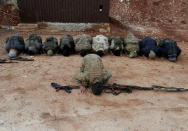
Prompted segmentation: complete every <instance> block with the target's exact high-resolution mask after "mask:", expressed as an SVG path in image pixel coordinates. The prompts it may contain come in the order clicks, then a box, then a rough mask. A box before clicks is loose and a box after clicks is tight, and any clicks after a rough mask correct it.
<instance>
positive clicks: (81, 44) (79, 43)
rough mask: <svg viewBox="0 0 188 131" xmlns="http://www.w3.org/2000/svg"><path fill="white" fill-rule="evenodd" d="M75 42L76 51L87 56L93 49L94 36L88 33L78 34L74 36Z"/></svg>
mask: <svg viewBox="0 0 188 131" xmlns="http://www.w3.org/2000/svg"><path fill="white" fill-rule="evenodd" d="M74 43H75V50H76V52H79V53H80V55H81V56H85V55H86V54H88V53H89V52H90V51H91V49H92V47H91V43H92V38H91V36H89V35H86V34H83V35H77V36H76V37H75V38H74Z"/></svg>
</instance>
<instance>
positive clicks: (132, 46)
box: [125, 33, 140, 58]
mask: <svg viewBox="0 0 188 131" xmlns="http://www.w3.org/2000/svg"><path fill="white" fill-rule="evenodd" d="M125 43H126V46H125V51H126V52H127V53H128V54H129V57H130V58H133V57H136V56H137V55H138V52H139V51H140V48H139V39H138V38H136V36H135V35H134V34H132V33H129V34H128V35H127V36H126V38H125Z"/></svg>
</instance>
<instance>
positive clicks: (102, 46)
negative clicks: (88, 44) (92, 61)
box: [92, 35, 109, 54]
mask: <svg viewBox="0 0 188 131" xmlns="http://www.w3.org/2000/svg"><path fill="white" fill-rule="evenodd" d="M92 49H93V51H94V52H98V51H103V53H104V54H106V53H108V49H109V43H108V38H107V37H105V36H104V35H97V36H96V37H93V44H92Z"/></svg>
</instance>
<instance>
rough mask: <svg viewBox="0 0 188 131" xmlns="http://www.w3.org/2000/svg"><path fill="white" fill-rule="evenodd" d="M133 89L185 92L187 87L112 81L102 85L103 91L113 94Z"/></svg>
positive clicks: (129, 91)
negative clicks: (149, 85) (139, 84)
mask: <svg viewBox="0 0 188 131" xmlns="http://www.w3.org/2000/svg"><path fill="white" fill-rule="evenodd" d="M133 90H143V91H151V90H153V91H166V92H186V91H188V89H185V88H176V87H163V86H157V85H153V86H152V87H141V86H134V85H119V84H116V83H114V84H113V85H109V86H104V92H105V93H112V94H113V95H119V94H120V93H123V92H124V93H132V92H133Z"/></svg>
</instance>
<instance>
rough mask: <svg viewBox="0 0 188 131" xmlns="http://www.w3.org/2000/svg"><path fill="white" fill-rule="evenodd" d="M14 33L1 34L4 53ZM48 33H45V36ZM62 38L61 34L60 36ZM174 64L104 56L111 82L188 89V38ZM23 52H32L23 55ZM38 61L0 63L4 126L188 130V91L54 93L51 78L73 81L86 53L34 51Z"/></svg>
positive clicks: (57, 130)
mask: <svg viewBox="0 0 188 131" xmlns="http://www.w3.org/2000/svg"><path fill="white" fill-rule="evenodd" d="M8 35H10V33H6V32H5V33H3V34H2V33H1V36H0V38H1V41H0V42H1V44H0V45H1V46H0V47H1V48H0V56H1V57H6V56H7V54H6V52H5V51H4V49H3V48H2V47H3V46H4V41H5V38H6V37H7V36H8ZM43 37H46V36H43ZM57 37H60V36H57ZM179 45H180V47H181V49H182V50H183V53H182V54H181V56H180V57H179V59H178V61H177V62H176V63H171V62H169V61H167V60H166V59H156V60H148V59H146V58H144V57H138V58H135V59H129V58H128V57H127V56H121V57H116V56H112V55H107V56H104V57H103V58H102V59H103V63H104V66H105V68H106V69H107V70H109V71H111V72H112V75H113V77H112V78H111V79H110V81H109V83H113V82H117V83H120V84H131V85H140V86H151V85H153V84H155V85H162V86H176V87H183V88H187V89H188V80H187V78H188V68H187V67H188V43H184V44H181V43H180V44H179ZM23 56H24V57H28V58H29V56H26V55H23ZM34 59H35V61H34V62H19V63H17V64H3V65H0V120H2V121H3V122H4V124H2V125H0V131H75V130H77V131H187V130H188V124H187V123H188V92H184V93H167V92H149V91H134V92H133V93H132V94H120V95H119V96H113V95H112V94H102V95H101V96H94V95H92V93H91V91H90V90H88V92H87V94H86V95H82V94H81V93H80V91H79V90H73V91H72V93H71V94H67V93H65V92H64V91H60V92H55V90H54V89H53V88H51V87H50V83H51V82H57V83H60V84H62V85H74V84H76V83H75V81H74V75H75V74H76V73H78V72H79V67H80V64H81V61H82V57H80V56H79V55H73V56H70V57H63V56H61V55H56V56H52V57H48V56H45V55H41V56H35V57H34Z"/></svg>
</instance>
